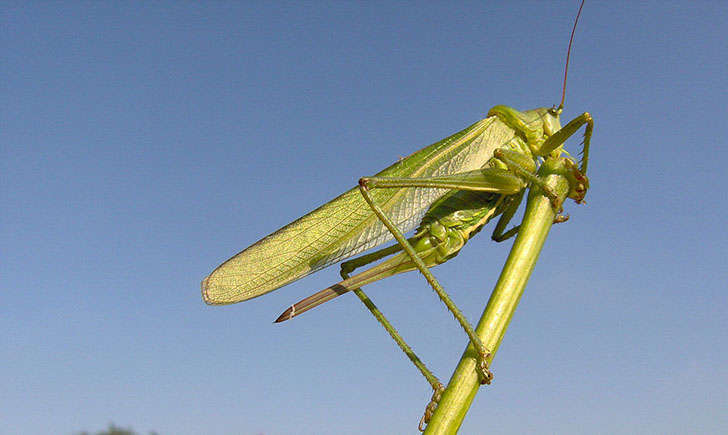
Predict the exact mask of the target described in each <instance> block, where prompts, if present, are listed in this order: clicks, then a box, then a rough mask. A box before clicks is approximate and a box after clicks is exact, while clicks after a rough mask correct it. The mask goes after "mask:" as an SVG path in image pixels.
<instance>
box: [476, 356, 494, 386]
mask: <svg viewBox="0 0 728 435" xmlns="http://www.w3.org/2000/svg"><path fill="white" fill-rule="evenodd" d="M489 357H490V352H487V351H486V352H485V354H483V355H481V356H480V358H478V366H477V367H478V368H477V371H478V374H479V375H480V385H490V383H491V382H492V381H493V377H494V376H493V372H491V371H490V368H488V358H489Z"/></svg>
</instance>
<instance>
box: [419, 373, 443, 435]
mask: <svg viewBox="0 0 728 435" xmlns="http://www.w3.org/2000/svg"><path fill="white" fill-rule="evenodd" d="M434 390H435V391H433V393H432V398H431V399H430V403H428V404H427V406H425V415H423V416H422V418H421V419H420V424H419V425H418V426H417V428H418V429H419V430H420V432H424V431H425V427H426V426H427V423H429V422H430V419H431V418H432V414H434V413H435V410H436V409H437V404H438V403H440V398H441V397H442V393H443V392H444V391H445V387H444V386H443V385H442V384H440V383H438V384H437V387H435V388H434Z"/></svg>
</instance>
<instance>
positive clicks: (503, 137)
mask: <svg viewBox="0 0 728 435" xmlns="http://www.w3.org/2000/svg"><path fill="white" fill-rule="evenodd" d="M513 139H514V132H513V130H511V129H510V128H508V127H507V126H505V125H504V124H503V123H501V122H500V121H498V120H497V119H496V118H495V117H489V118H486V119H483V120H481V121H478V122H476V123H475V124H473V125H471V126H470V127H468V128H466V129H464V130H462V131H460V132H458V133H455V134H454V135H452V136H450V137H447V138H445V139H443V140H441V141H440V142H437V143H434V144H432V145H430V146H428V147H426V148H423V149H422V150H420V151H417V152H416V153H414V154H412V155H410V156H409V157H407V158H405V159H402V160H400V161H399V162H397V163H395V164H393V165H392V166H390V167H388V168H387V169H385V170H383V171H381V172H379V173H378V174H376V175H377V176H381V177H429V176H437V175H446V174H455V173H459V172H464V171H469V170H475V169H478V168H480V167H482V166H483V165H484V164H485V162H487V161H488V160H489V159H490V158H491V156H492V155H493V151H494V150H495V149H496V148H498V147H501V146H503V145H504V144H507V143H508V142H509V141H511V140H513ZM445 192H446V190H445V189H420V188H416V189H412V188H408V189H375V190H373V191H372V195H373V197H374V199H375V201H377V204H379V205H381V206H382V209H383V210H385V211H386V212H387V214H388V216H390V217H391V218H392V219H393V221H394V222H395V223H397V225H398V228H401V229H402V231H403V232H405V231H409V230H410V229H412V228H414V226H415V225H416V224H417V223H418V222H419V221H420V219H421V218H422V216H423V215H424V214H425V212H426V211H427V208H428V207H429V205H430V204H431V203H432V202H433V201H435V200H436V199H437V198H439V197H440V196H442V195H443V194H444V193H445ZM390 239H392V236H391V234H390V233H389V231H388V230H387V229H386V227H385V226H384V225H383V224H382V223H381V221H380V220H379V219H378V218H377V217H376V215H375V214H374V213H373V212H372V210H371V208H370V207H369V206H368V204H367V203H366V202H365V201H364V199H363V198H362V196H361V193H360V192H359V189H358V188H354V189H351V190H349V191H348V192H346V193H344V194H342V195H341V196H339V197H337V198H335V199H333V200H332V201H330V202H328V203H326V204H324V205H322V206H321V207H319V208H317V209H316V210H314V211H312V212H311V213H309V214H307V215H305V216H303V217H301V218H300V219H298V220H296V221H294V222H292V223H290V224H288V225H286V226H285V227H283V228H281V229H279V230H278V231H276V232H274V233H273V234H271V235H269V236H266V237H264V238H263V239H261V240H259V241H258V242H256V243H255V244H253V245H251V246H250V247H248V248H247V249H245V250H244V251H242V252H240V253H238V254H237V255H235V256H234V257H232V258H230V259H229V260H227V261H226V262H224V263H223V264H221V265H220V266H219V267H218V268H217V269H215V270H214V271H213V272H212V273H211V274H210V275H209V276H208V277H207V278H205V279H204V280H203V281H202V298H203V299H204V301H205V302H206V303H208V304H211V305H223V304H232V303H236V302H241V301H244V300H247V299H251V298H254V297H257V296H260V295H262V294H265V293H268V292H269V291H272V290H275V289H277V288H279V287H282V286H284V285H286V284H288V283H290V282H292V281H295V280H297V279H300V278H302V277H304V276H306V275H308V274H310V273H312V272H315V271H317V270H319V269H321V268H323V267H326V266H328V265H330V264H333V263H336V262H338V261H341V260H343V259H345V258H348V257H350V256H352V255H356V254H358V253H360V252H363V251H365V250H367V249H370V248H372V247H374V246H377V245H380V244H382V243H384V242H386V241H387V240H390Z"/></svg>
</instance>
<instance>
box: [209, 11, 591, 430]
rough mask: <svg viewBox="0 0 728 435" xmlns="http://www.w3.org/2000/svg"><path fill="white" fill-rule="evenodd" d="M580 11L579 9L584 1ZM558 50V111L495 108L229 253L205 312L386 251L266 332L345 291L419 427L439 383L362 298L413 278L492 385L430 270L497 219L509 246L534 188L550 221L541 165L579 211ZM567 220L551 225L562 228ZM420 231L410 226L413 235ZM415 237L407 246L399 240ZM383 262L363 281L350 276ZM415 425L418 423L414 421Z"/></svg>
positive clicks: (581, 173)
mask: <svg viewBox="0 0 728 435" xmlns="http://www.w3.org/2000/svg"><path fill="white" fill-rule="evenodd" d="M582 6H583V2H582ZM580 13H581V6H580V8H579V13H578V14H577V18H576V20H575V23H574V28H573V29H572V33H571V38H570V41H569V49H568V51H567V59H566V68H565V73H564V84H563V92H562V98H561V103H560V104H559V105H558V106H555V107H552V108H538V109H534V110H527V111H518V110H516V109H513V108H510V107H507V106H495V107H493V108H492V109H491V110H490V111H489V112H488V114H487V117H486V118H485V119H483V120H481V121H478V122H476V123H474V124H473V125H471V126H469V127H467V128H465V129H464V130H462V131H459V132H457V133H455V134H453V135H451V136H449V137H447V138H445V139H443V140H441V141H438V142H436V143H434V144H432V145H429V146H427V147H425V148H423V149H421V150H420V151H417V152H415V153H414V154H411V155H410V156H408V157H406V158H404V159H401V160H400V161H398V162H396V163H394V164H393V165H391V166H390V167H388V168H386V169H384V170H383V171H381V172H379V173H377V174H376V175H374V176H371V177H363V178H361V179H360V180H359V185H358V186H357V187H354V188H352V189H350V190H349V191H347V192H345V193H343V194H342V195H340V196H338V197H337V198H335V199H333V200H331V201H329V202H328V203H326V204H324V205H322V206H321V207H319V208H317V209H315V210H314V211H312V212H310V213H308V214H307V215H305V216H303V217H301V218H299V219H298V220H296V221H294V222H292V223H290V224H288V225H286V226H284V227H283V228H281V229H279V230H278V231H276V232H274V233H272V234H270V235H268V236H266V237H264V238H262V239H261V240H259V241H258V242H256V243H254V244H253V245H251V246H250V247H248V248H246V249H245V250H243V251H241V252H240V253H238V254H236V255H235V256H233V257H232V258H230V259H229V260H227V261H226V262H224V263H223V264H221V265H220V266H219V267H217V268H216V269H215V270H214V271H213V272H212V273H211V274H210V275H209V276H208V277H207V278H205V279H204V280H203V281H202V297H203V299H204V301H205V302H206V303H207V304H210V305H224V304H232V303H237V302H242V301H245V300H248V299H251V298H255V297H258V296H261V295H263V294H266V293H268V292H270V291H273V290H276V289H278V288H280V287H282V286H284V285H286V284H289V283H291V282H293V281H296V280H298V279H300V278H303V277H304V276H306V275H308V274H311V273H313V272H316V271H318V270H320V269H322V268H324V267H327V266H329V265H332V264H334V263H338V262H339V261H342V260H345V259H347V258H350V257H352V256H354V255H357V254H360V253H362V252H364V251H366V250H369V249H371V248H374V247H376V246H379V245H381V244H383V243H385V242H387V241H389V240H391V239H392V238H394V239H395V240H396V244H394V245H392V246H389V247H387V248H384V249H380V250H378V251H375V252H373V253H370V254H367V255H364V256H361V257H358V258H355V259H353V260H349V261H346V262H344V263H342V265H341V276H342V278H344V280H343V281H341V282H339V283H338V284H335V285H333V286H331V287H328V288H326V289H324V290H322V291H320V292H318V293H316V294H314V295H312V296H310V297H308V298H305V299H303V300H301V301H300V302H298V303H296V304H293V305H292V306H291V307H289V308H288V309H287V310H286V311H285V312H284V313H283V314H281V315H280V316H279V317H278V319H276V322H281V321H284V320H288V319H291V318H293V317H295V316H297V315H300V314H302V313H303V312H305V311H307V310H309V309H311V308H314V307H316V306H318V305H320V304H322V303H324V302H327V301H329V300H331V299H333V298H335V297H337V296H339V295H341V294H344V293H346V292H348V291H352V292H354V293H355V294H356V295H357V296H358V297H359V298H360V299H361V300H362V302H363V303H364V304H365V306H366V307H367V308H368V309H369V310H370V311H371V312H372V314H373V315H374V316H375V317H376V318H377V320H378V321H379V322H380V323H381V324H382V325H383V326H384V328H385V329H386V330H387V331H388V332H389V334H390V335H391V336H392V337H393V338H394V340H395V341H396V342H397V344H398V345H399V346H400V348H401V349H402V350H403V351H404V352H405V353H406V354H407V356H408V357H409V358H410V360H411V361H412V362H413V363H414V364H415V366H417V368H418V369H419V370H420V372H421V373H422V374H423V375H424V376H425V378H426V379H427V381H428V383H429V384H430V385H431V387H432V388H433V390H434V394H433V399H432V400H431V402H430V404H428V407H427V410H428V411H427V412H426V416H425V417H424V418H423V421H424V422H425V423H426V421H427V416H428V415H429V414H431V411H432V409H434V407H435V406H436V405H437V400H438V397H439V395H438V392H441V391H442V389H443V386H442V383H441V382H440V381H439V380H438V378H437V377H436V376H434V375H433V374H432V373H431V372H430V371H429V369H427V367H426V366H425V365H424V364H423V363H422V362H421V361H420V360H419V358H418V357H417V356H416V355H415V354H414V352H413V351H412V349H411V348H410V347H409V346H408V345H407V344H406V342H405V341H404V340H403V339H402V337H401V336H400V335H399V333H397V331H396V330H395V329H394V327H393V326H392V325H391V323H390V322H389V321H388V320H387V319H386V318H385V317H384V315H383V314H382V313H381V312H380V311H379V310H378V309H377V307H376V306H375V305H374V304H373V303H372V302H371V300H370V299H369V298H368V296H367V295H366V294H365V293H364V292H363V291H362V290H361V287H362V286H364V285H366V284H370V283H372V282H374V281H378V280H380V279H383V278H386V277H389V276H392V275H395V274H399V273H403V272H407V271H412V270H418V271H420V272H421V273H422V275H424V277H425V279H426V280H427V282H428V283H429V284H430V286H431V287H432V288H433V290H434V291H435V292H436V293H437V295H438V296H439V298H440V299H441V300H442V301H443V303H444V304H445V305H446V306H447V308H448V309H449V310H450V311H451V312H452V313H453V315H454V316H455V318H456V319H457V321H458V322H459V323H460V325H461V326H462V328H463V329H464V330H465V333H466V334H467V335H468V337H469V339H470V341H471V343H472V344H473V346H474V348H475V349H476V350H477V353H478V358H479V360H478V364H477V365H476V370H477V371H478V375H479V377H480V379H481V383H483V384H487V383H490V381H491V380H492V378H493V375H492V373H491V372H490V370H489V368H488V364H487V361H486V359H487V358H488V356H489V355H490V351H489V350H488V349H486V348H485V346H484V345H483V343H482V342H481V340H480V339H479V338H478V336H477V335H476V334H475V332H474V330H473V327H472V326H471V325H470V323H469V321H468V320H467V319H466V318H465V316H464V315H463V314H462V313H461V311H460V310H459V309H458V308H457V306H456V305H455V303H454V302H453V301H452V299H451V298H450V296H449V295H448V294H447V293H446V292H445V290H444V288H443V287H442V286H441V285H440V284H439V282H438V281H437V279H436V278H435V277H434V275H433V274H432V272H431V271H430V268H431V267H433V266H435V265H438V264H441V263H443V262H445V261H448V260H450V259H452V258H453V257H455V256H456V255H457V254H458V253H459V252H460V250H461V249H462V247H463V246H464V245H465V243H466V242H467V241H468V240H469V239H470V238H471V237H472V236H474V235H475V234H477V233H478V232H479V231H480V230H481V229H482V228H483V226H484V225H485V224H486V223H488V222H489V221H490V220H492V219H494V218H495V217H499V220H498V222H497V224H496V226H495V228H494V231H493V233H492V239H493V240H495V241H499V242H500V241H504V240H506V239H508V238H510V237H512V236H514V235H515V234H516V233H517V232H518V230H519V227H518V226H514V227H512V228H511V229H508V230H506V228H507V227H508V225H509V222H510V221H511V219H512V217H513V216H514V214H515V213H516V211H517V209H518V207H519V205H520V203H521V201H522V198H523V195H524V192H525V190H526V189H527V188H528V187H530V186H537V187H539V188H540V189H541V190H542V191H543V192H544V194H545V195H546V196H547V197H549V198H550V199H551V201H552V207H553V208H554V209H555V210H557V212H560V211H561V210H562V204H561V201H559V200H558V198H557V196H556V195H555V194H554V193H553V192H551V191H550V189H549V188H548V186H546V185H545V182H544V180H543V179H541V178H540V177H539V176H538V175H537V171H538V168H539V166H540V165H541V164H542V162H543V161H544V160H545V159H549V158H551V159H562V160H563V163H564V164H565V165H566V166H567V167H568V168H569V170H570V172H569V177H568V178H569V183H570V191H569V194H568V197H569V198H571V199H573V200H574V201H576V202H577V203H581V202H583V200H584V197H585V195H586V191H587V189H588V188H589V180H588V178H587V176H586V172H587V164H588V160H589V146H590V141H591V136H592V132H593V128H594V122H593V119H592V117H591V116H590V114H589V113H586V112H585V113H582V114H581V115H579V116H578V117H576V118H575V119H573V120H572V121H570V122H568V123H567V124H566V125H564V126H563V127H562V126H561V122H560V115H561V113H562V110H563V105H564V99H565V93H566V76H567V73H568V62H569V54H570V51H571V44H572V41H573V36H574V32H575V30H576V22H577V21H578V17H579V14H580ZM582 127H585V130H584V137H583V147H582V157H581V160H580V162H579V163H577V162H575V161H574V160H573V159H572V158H571V156H570V155H569V154H568V153H567V152H566V151H565V150H564V149H563V144H564V142H565V141H566V140H567V139H568V138H569V137H570V136H572V135H574V134H575V133H576V132H577V131H579V130H580V129H581V128H582ZM567 218H568V216H558V217H557V218H556V222H563V221H565V220H566V219H567ZM418 223H419V225H418ZM415 226H416V227H417V229H416V231H415V233H414V235H413V236H412V237H410V238H406V237H405V235H404V233H406V232H408V231H410V230H411V229H413V228H415ZM388 256H392V257H391V258H389V259H387V260H385V261H383V262H381V263H380V264H378V265H376V266H373V267H371V268H370V269H368V270H365V271H364V272H361V273H358V274H356V275H354V276H350V274H351V272H353V271H354V270H355V269H357V268H359V267H362V266H365V265H368V264H371V263H373V262H375V261H378V260H381V259H383V258H385V257H388ZM421 423H422V422H421Z"/></svg>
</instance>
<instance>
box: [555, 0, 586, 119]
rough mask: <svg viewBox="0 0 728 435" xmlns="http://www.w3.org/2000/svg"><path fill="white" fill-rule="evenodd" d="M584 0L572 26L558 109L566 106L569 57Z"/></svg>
mask: <svg viewBox="0 0 728 435" xmlns="http://www.w3.org/2000/svg"><path fill="white" fill-rule="evenodd" d="M584 1H585V0H581V5H579V12H577V13H576V19H575V20H574V27H572V28H571V37H570V38H569V48H568V49H567V50H566V66H565V67H564V84H563V86H562V87H561V103H560V104H559V107H558V108H557V109H556V110H559V111H560V110H561V109H563V108H564V100H566V77H567V76H568V75H569V57H570V56H571V43H572V42H574V33H576V23H578V22H579V16H580V15H581V8H583V7H584Z"/></svg>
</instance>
